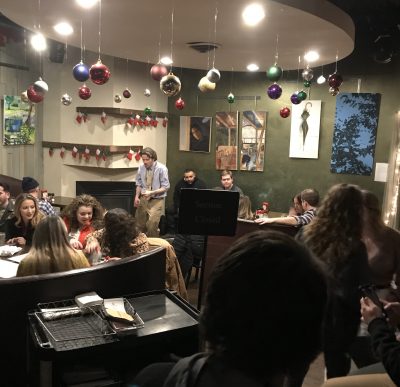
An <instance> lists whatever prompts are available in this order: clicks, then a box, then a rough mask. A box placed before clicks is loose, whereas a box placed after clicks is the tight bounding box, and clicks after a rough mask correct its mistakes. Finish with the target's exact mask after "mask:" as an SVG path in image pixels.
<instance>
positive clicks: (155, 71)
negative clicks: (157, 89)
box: [150, 63, 168, 82]
mask: <svg viewBox="0 0 400 387" xmlns="http://www.w3.org/2000/svg"><path fill="white" fill-rule="evenodd" d="M150 75H151V77H152V78H153V79H154V80H155V81H157V82H160V81H161V78H163V77H165V76H166V75H168V69H167V68H166V67H165V66H164V65H163V64H162V63H157V64H155V65H153V66H152V67H151V69H150Z"/></svg>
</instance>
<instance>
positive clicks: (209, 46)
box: [186, 42, 221, 54]
mask: <svg viewBox="0 0 400 387" xmlns="http://www.w3.org/2000/svg"><path fill="white" fill-rule="evenodd" d="M186 45H187V46H189V47H190V48H193V50H196V51H197V52H200V53H202V54H204V53H206V52H209V51H212V50H214V49H217V48H219V47H221V45H220V44H218V43H211V42H188V43H186Z"/></svg>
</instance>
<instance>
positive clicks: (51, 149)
mask: <svg viewBox="0 0 400 387" xmlns="http://www.w3.org/2000/svg"><path fill="white" fill-rule="evenodd" d="M53 154H54V149H53V148H51V147H50V148H49V156H50V157H53Z"/></svg>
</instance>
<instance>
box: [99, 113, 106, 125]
mask: <svg viewBox="0 0 400 387" xmlns="http://www.w3.org/2000/svg"><path fill="white" fill-rule="evenodd" d="M100 120H101V122H102V123H103V124H105V123H106V122H107V114H106V113H105V112H103V113H101V117H100Z"/></svg>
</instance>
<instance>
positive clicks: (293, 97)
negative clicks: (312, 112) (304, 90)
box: [290, 91, 301, 105]
mask: <svg viewBox="0 0 400 387" xmlns="http://www.w3.org/2000/svg"><path fill="white" fill-rule="evenodd" d="M290 101H292V104H294V105H298V104H299V103H300V102H301V99H300V98H299V94H298V92H297V91H296V92H295V93H293V94H292V95H291V96H290Z"/></svg>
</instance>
